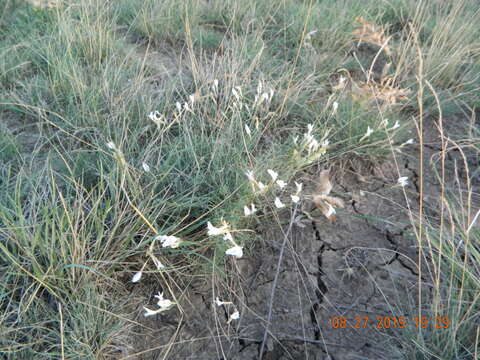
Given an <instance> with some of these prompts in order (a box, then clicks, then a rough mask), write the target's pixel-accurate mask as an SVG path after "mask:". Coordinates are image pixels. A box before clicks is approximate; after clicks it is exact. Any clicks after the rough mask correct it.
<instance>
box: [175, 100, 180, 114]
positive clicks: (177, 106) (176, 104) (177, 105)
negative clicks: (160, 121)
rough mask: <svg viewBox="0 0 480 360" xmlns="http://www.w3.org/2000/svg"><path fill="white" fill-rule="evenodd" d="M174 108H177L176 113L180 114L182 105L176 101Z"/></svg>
mask: <svg viewBox="0 0 480 360" xmlns="http://www.w3.org/2000/svg"><path fill="white" fill-rule="evenodd" d="M175 107H176V108H177V111H178V112H182V105H181V104H180V103H179V102H178V101H177V102H176V103H175Z"/></svg>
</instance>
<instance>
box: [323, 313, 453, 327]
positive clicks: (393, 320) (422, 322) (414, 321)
mask: <svg viewBox="0 0 480 360" xmlns="http://www.w3.org/2000/svg"><path fill="white" fill-rule="evenodd" d="M328 322H329V324H330V325H331V327H332V328H334V329H347V328H354V329H362V328H363V329H365V328H367V327H368V328H376V329H404V328H406V327H407V326H409V325H413V326H415V328H417V329H418V328H422V329H426V328H428V327H431V328H434V329H448V327H449V326H450V319H449V318H448V316H434V317H428V316H414V317H412V318H408V317H406V316H375V318H373V317H370V316H353V317H346V316H334V317H331V318H330V319H329V320H328Z"/></svg>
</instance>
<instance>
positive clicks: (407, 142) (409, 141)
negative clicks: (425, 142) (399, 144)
mask: <svg viewBox="0 0 480 360" xmlns="http://www.w3.org/2000/svg"><path fill="white" fill-rule="evenodd" d="M413 142H414V140H413V139H408V140H407V141H406V142H405V145H411V144H413Z"/></svg>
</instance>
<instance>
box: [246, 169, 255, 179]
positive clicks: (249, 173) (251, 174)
mask: <svg viewBox="0 0 480 360" xmlns="http://www.w3.org/2000/svg"><path fill="white" fill-rule="evenodd" d="M245 175H247V178H248V180H250V181H252V182H254V181H255V178H254V177H253V171H251V170H249V171H247V172H246V173H245Z"/></svg>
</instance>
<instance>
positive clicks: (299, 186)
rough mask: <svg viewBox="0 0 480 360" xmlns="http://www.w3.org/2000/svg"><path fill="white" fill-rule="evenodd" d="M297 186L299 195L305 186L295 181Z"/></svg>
mask: <svg viewBox="0 0 480 360" xmlns="http://www.w3.org/2000/svg"><path fill="white" fill-rule="evenodd" d="M295 186H296V187H297V195H298V194H300V193H301V192H302V188H303V184H302V183H297V182H296V181H295Z"/></svg>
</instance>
